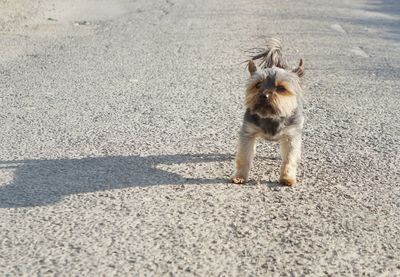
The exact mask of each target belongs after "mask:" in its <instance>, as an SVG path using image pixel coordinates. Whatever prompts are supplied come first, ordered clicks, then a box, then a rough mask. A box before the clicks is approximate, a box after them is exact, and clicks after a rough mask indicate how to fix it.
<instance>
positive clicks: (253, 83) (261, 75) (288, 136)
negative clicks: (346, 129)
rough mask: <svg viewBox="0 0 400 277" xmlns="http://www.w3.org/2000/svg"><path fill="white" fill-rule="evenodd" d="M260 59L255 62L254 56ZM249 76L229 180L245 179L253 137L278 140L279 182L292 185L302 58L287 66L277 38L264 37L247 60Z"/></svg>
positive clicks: (298, 151) (299, 124)
mask: <svg viewBox="0 0 400 277" xmlns="http://www.w3.org/2000/svg"><path fill="white" fill-rule="evenodd" d="M257 59H260V60H261V62H260V64H259V65H258V66H257V65H256V64H255V63H254V60H257ZM248 70H249V72H250V78H249V80H248V82H247V86H246V93H245V105H246V112H245V114H244V119H243V124H242V128H241V131H240V138H239V146H238V149H237V154H236V172H235V174H234V175H233V176H232V178H231V182H232V183H236V184H244V183H246V182H247V181H248V176H249V170H250V167H251V163H252V160H253V158H254V152H255V143H256V139H257V138H264V139H267V140H271V141H279V142H280V149H281V157H282V165H281V170H280V179H279V182H280V183H281V184H283V185H287V186H292V185H294V184H295V183H296V170H297V166H298V163H299V161H300V154H301V134H302V129H303V122H304V117H303V96H302V88H301V83H300V78H301V77H302V76H303V75H304V64H303V60H302V59H300V63H299V65H298V66H297V67H296V68H294V69H289V67H288V64H287V63H286V61H285V60H284V59H283V56H282V45H281V42H280V41H279V40H277V39H274V38H272V39H269V40H267V45H266V49H265V50H264V51H262V52H261V53H259V54H257V55H255V56H252V57H251V59H250V60H249V61H248Z"/></svg>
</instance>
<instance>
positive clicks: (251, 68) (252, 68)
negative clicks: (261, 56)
mask: <svg viewBox="0 0 400 277" xmlns="http://www.w3.org/2000/svg"><path fill="white" fill-rule="evenodd" d="M247 67H248V68H249V72H250V75H253V73H254V72H256V71H257V66H256V64H255V63H254V62H253V60H249V64H248V65H247Z"/></svg>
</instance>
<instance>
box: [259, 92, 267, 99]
mask: <svg viewBox="0 0 400 277" xmlns="http://www.w3.org/2000/svg"><path fill="white" fill-rule="evenodd" d="M260 98H261V100H262V101H267V100H268V95H267V94H266V93H263V94H261V96H260Z"/></svg>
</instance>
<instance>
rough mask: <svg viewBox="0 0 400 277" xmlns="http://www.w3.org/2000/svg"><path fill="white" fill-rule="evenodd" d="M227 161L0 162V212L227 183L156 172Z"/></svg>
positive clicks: (137, 158)
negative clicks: (94, 195)
mask: <svg viewBox="0 0 400 277" xmlns="http://www.w3.org/2000/svg"><path fill="white" fill-rule="evenodd" d="M232 159H233V157H232V156H231V155H213V154H204V155H160V156H145V157H143V156H126V157H124V156H114V157H96V158H84V159H57V160H22V161H0V173H1V174H2V175H3V176H0V177H3V178H2V179H4V172H9V173H10V172H11V173H10V174H11V175H12V177H10V180H8V181H7V180H6V182H5V184H1V183H4V182H1V183H0V208H12V207H32V206H43V205H50V204H54V203H57V202H59V201H60V200H62V198H63V197H64V196H68V195H72V194H78V193H87V192H96V191H104V190H111V189H121V188H129V187H144V186H155V185H166V184H197V185H201V184H213V183H215V184H217V183H226V182H227V179H226V178H223V174H221V175H222V176H221V177H220V178H184V177H182V176H181V175H179V174H177V173H174V172H171V171H170V170H165V169H161V168H165V167H168V166H172V167H173V166H175V167H176V166H177V165H179V164H184V165H183V166H184V167H187V166H188V164H193V163H196V164H199V163H202V164H203V163H211V162H224V161H230V160H232ZM192 167H193V165H192ZM3 181H4V180H3Z"/></svg>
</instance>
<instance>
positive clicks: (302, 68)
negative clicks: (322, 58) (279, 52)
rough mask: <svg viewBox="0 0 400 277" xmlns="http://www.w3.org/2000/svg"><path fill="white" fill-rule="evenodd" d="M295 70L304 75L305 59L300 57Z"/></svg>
mask: <svg viewBox="0 0 400 277" xmlns="http://www.w3.org/2000/svg"><path fill="white" fill-rule="evenodd" d="M293 72H294V73H296V75H297V76H299V77H303V76H304V62H303V59H300V63H299V65H298V66H297V67H296V68H295V69H293Z"/></svg>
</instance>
